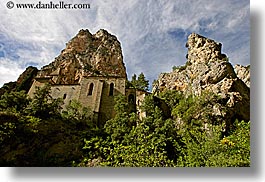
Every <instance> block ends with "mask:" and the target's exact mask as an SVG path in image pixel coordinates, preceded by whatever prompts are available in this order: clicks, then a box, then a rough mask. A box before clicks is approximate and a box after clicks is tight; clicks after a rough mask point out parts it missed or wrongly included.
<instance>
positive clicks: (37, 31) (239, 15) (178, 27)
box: [0, 0, 250, 85]
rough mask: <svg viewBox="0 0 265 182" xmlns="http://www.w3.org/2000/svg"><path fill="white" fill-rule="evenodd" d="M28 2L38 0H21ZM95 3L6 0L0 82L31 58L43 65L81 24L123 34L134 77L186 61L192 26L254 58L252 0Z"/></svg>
mask: <svg viewBox="0 0 265 182" xmlns="http://www.w3.org/2000/svg"><path fill="white" fill-rule="evenodd" d="M55 1H56V0H54V2H55ZM14 2H15V0H14ZM23 2H25V3H32V2H33V1H32V0H20V1H18V0H17V3H23ZM42 2H43V3H45V2H50V0H49V1H47V0H46V1H42ZM67 2H72V3H82V2H83V3H84V2H86V3H87V1H81V0H79V1H67ZM89 3H90V4H91V9H88V10H29V9H27V10H26V9H24V10H18V9H11V10H10V9H7V8H6V7H5V2H1V3H0V9H1V11H0V15H1V17H2V18H1V24H0V61H1V65H0V77H1V80H0V85H2V84H3V83H4V82H8V81H11V80H16V79H17V77H18V76H19V74H20V73H21V71H22V70H24V69H25V68H26V66H28V65H29V64H34V65H37V66H38V67H39V68H40V67H41V66H43V65H45V64H47V63H49V62H51V61H53V59H54V57H56V56H57V55H58V54H59V53H60V50H62V49H63V48H64V47H65V43H66V42H67V41H69V39H70V38H71V37H73V36H74V35H75V34H76V33H77V32H78V30H79V29H81V28H87V29H89V30H90V31H91V32H92V33H95V32H96V31H97V30H98V29H100V28H105V29H107V30H108V31H109V32H110V33H112V34H115V35H116V36H117V37H118V39H119V40H120V42H121V45H122V49H123V54H124V61H125V64H126V67H127V72H128V76H129V77H130V76H131V75H132V74H133V73H140V72H144V73H145V74H146V76H147V78H148V79H150V81H152V80H153V79H155V78H157V76H158V74H159V73H161V72H166V71H170V70H171V68H172V66H173V65H180V64H184V62H185V61H186V60H185V56H186V53H187V50H186V48H185V42H186V39H187V36H188V34H189V33H191V32H197V33H200V34H202V35H204V36H207V37H209V38H212V39H215V40H216V41H219V42H222V44H223V51H224V52H225V53H226V54H227V55H228V56H229V58H230V60H231V61H232V63H234V64H237V63H239V64H244V65H245V64H249V63H250V60H249V59H250V55H249V40H250V39H249V0H233V1H231V0H222V1H220V0H146V1H141V0H115V1H114V0H113V1H104V0H91V1H90V2H89ZM4 63H5V64H4ZM9 63H10V64H9ZM13 65H16V66H13ZM4 70H9V71H8V72H7V71H4ZM9 73H12V74H9Z"/></svg>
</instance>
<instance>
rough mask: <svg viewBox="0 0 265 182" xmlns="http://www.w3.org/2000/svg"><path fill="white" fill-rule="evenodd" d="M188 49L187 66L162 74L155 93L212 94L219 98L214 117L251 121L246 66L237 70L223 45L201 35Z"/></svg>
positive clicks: (196, 37)
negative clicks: (169, 91) (223, 52)
mask: <svg viewBox="0 0 265 182" xmlns="http://www.w3.org/2000/svg"><path fill="white" fill-rule="evenodd" d="M186 47H187V48H188V54H187V56H186V57H187V62H186V64H185V65H183V66H179V67H177V68H176V69H175V70H174V71H173V72H171V73H163V74H161V75H160V76H159V78H158V80H157V81H156V82H155V84H154V85H153V92H154V93H159V92H163V91H164V90H177V91H181V92H183V93H184V94H185V95H191V94H194V95H201V93H202V92H204V91H207V92H212V93H213V94H216V95H217V96H218V98H219V100H218V101H217V102H216V103H215V105H214V107H213V108H214V109H213V115H220V116H222V117H223V118H224V119H227V120H231V119H235V118H238V119H243V120H249V119H250V88H249V85H250V73H249V69H247V68H246V67H242V66H236V69H234V68H233V66H232V65H231V63H230V62H229V60H228V58H227V56H226V55H225V54H222V52H221V48H222V45H221V44H220V43H217V42H215V41H214V40H211V39H208V38H206V37H203V36H201V35H198V34H195V33H192V34H191V35H190V36H189V37H188V41H187V44H186ZM239 68H240V69H239ZM235 70H236V72H235ZM246 84H247V85H246ZM224 108H225V109H224Z"/></svg>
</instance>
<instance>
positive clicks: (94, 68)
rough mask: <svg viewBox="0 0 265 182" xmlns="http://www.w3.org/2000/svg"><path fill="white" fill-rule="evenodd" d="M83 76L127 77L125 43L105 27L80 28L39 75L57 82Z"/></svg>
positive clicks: (67, 81) (75, 81) (78, 78)
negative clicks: (123, 44) (93, 29)
mask: <svg viewBox="0 0 265 182" xmlns="http://www.w3.org/2000/svg"><path fill="white" fill-rule="evenodd" d="M82 76H115V77H126V69H125V66H124V63H123V57H122V50H121V45H120V43H119V41H118V40H117V38H116V37H115V36H113V35H111V34H109V33H108V32H107V31H105V30H99V31H98V32H97V33H96V34H94V35H92V34H91V33H90V32H89V31H88V30H80V31H79V33H78V34H77V35H76V36H75V37H74V38H73V39H71V40H70V41H69V42H68V43H67V44H66V48H65V49H64V50H62V51H61V54H60V55H59V56H58V57H56V58H55V60H54V61H53V62H52V63H51V64H49V65H47V66H44V67H43V68H42V69H41V70H40V71H39V73H38V75H37V77H39V78H43V77H44V78H45V77H53V79H52V82H53V84H78V83H79V82H80V78H81V77H82Z"/></svg>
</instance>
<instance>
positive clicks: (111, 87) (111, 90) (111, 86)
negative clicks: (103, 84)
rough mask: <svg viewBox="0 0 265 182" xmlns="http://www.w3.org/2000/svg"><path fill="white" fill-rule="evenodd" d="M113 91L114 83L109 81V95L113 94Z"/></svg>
mask: <svg viewBox="0 0 265 182" xmlns="http://www.w3.org/2000/svg"><path fill="white" fill-rule="evenodd" d="M113 93H114V83H111V84H110V87H109V96H113Z"/></svg>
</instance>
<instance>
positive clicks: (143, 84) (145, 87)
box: [137, 73, 149, 91]
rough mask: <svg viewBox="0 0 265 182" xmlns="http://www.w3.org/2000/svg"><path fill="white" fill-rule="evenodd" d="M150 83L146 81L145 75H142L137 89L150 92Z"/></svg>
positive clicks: (139, 77)
mask: <svg viewBox="0 0 265 182" xmlns="http://www.w3.org/2000/svg"><path fill="white" fill-rule="evenodd" d="M148 87H149V81H148V80H146V78H145V76H144V74H143V73H140V75H139V76H138V79H137V88H138V89H140V90H144V91H148V89H149V88H148Z"/></svg>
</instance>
